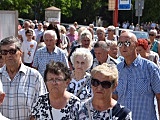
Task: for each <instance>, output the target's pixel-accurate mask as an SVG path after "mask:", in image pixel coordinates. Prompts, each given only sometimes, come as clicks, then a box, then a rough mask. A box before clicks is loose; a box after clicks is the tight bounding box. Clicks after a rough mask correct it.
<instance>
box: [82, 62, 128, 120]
mask: <svg viewBox="0 0 160 120" xmlns="http://www.w3.org/2000/svg"><path fill="white" fill-rule="evenodd" d="M91 76H92V79H91V85H92V91H93V97H92V98H89V99H88V100H86V101H85V103H84V104H82V108H81V110H80V112H79V120H113V119H115V118H116V119H117V120H131V112H130V110H128V109H127V108H125V107H124V106H121V105H120V104H119V103H117V101H115V100H114V99H113V98H112V92H113V91H114V90H115V88H116V87H117V84H118V70H117V67H116V65H114V64H107V63H103V64H102V65H98V66H96V67H95V68H93V69H92V71H91Z"/></svg>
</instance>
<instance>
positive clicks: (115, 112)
mask: <svg viewBox="0 0 160 120" xmlns="http://www.w3.org/2000/svg"><path fill="white" fill-rule="evenodd" d="M89 115H90V116H91V119H92V120H132V118H131V111H130V110H129V109H127V108H126V107H124V106H122V105H120V104H119V103H117V104H116V105H115V106H114V107H113V108H112V109H108V110H104V111H98V110H96V109H94V107H93V105H92V98H90V99H88V100H86V101H85V102H82V103H81V108H80V112H79V118H78V120H89Z"/></svg>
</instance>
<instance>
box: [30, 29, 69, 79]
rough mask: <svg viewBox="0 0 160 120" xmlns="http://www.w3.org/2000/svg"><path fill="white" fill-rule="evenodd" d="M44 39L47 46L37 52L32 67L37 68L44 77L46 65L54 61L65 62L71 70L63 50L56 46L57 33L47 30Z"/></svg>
mask: <svg viewBox="0 0 160 120" xmlns="http://www.w3.org/2000/svg"><path fill="white" fill-rule="evenodd" d="M43 39H44V43H45V44H46V46H44V47H42V48H39V49H38V50H37V51H36V54H35V56H34V60H33V65H32V66H33V67H34V68H36V69H37V70H38V71H39V72H40V73H41V75H42V76H44V71H45V69H46V65H47V64H48V63H49V62H50V61H52V60H54V61H57V62H63V63H64V64H66V65H67V66H68V68H69V65H68V60H67V58H66V55H65V53H64V52H63V50H62V49H60V48H59V47H57V46H56V41H57V35H56V33H55V31H53V30H46V31H45V32H44V35H43Z"/></svg>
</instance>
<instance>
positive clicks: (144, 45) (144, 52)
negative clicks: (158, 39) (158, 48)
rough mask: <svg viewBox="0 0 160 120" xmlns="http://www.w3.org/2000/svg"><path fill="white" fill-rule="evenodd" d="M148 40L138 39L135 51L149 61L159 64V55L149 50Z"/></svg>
mask: <svg viewBox="0 0 160 120" xmlns="http://www.w3.org/2000/svg"><path fill="white" fill-rule="evenodd" d="M149 43H150V41H148V40H146V39H138V44H137V52H138V53H139V54H140V55H141V56H142V57H143V58H146V59H148V60H150V61H153V62H154V63H155V64H157V65H158V66H159V55H158V53H156V52H153V51H151V50H150V45H149Z"/></svg>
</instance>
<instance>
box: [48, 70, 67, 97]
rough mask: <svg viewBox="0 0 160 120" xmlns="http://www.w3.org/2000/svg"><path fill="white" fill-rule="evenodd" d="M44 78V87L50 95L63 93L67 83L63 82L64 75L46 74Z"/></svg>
mask: <svg viewBox="0 0 160 120" xmlns="http://www.w3.org/2000/svg"><path fill="white" fill-rule="evenodd" d="M46 78H47V81H46V85H47V88H48V91H49V92H50V93H53V94H55V95H61V94H63V93H64V91H65V90H66V87H67V86H68V81H65V80H64V74H62V73H61V74H60V75H56V74H54V73H51V72H48V73H47V76H46Z"/></svg>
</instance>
